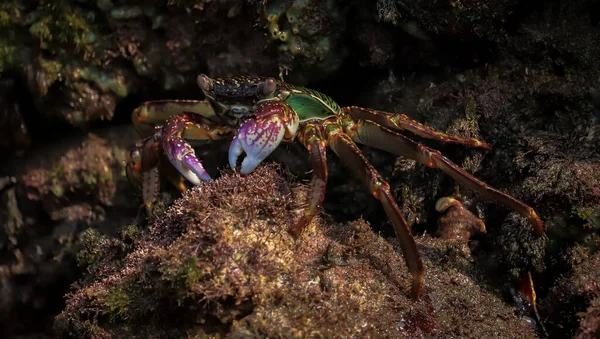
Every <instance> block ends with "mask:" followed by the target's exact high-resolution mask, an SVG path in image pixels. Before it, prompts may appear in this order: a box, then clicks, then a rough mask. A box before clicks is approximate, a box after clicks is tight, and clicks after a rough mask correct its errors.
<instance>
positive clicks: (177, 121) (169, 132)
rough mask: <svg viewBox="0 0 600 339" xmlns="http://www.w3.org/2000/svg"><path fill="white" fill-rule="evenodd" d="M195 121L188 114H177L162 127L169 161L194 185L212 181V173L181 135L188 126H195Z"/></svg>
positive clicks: (163, 140) (164, 145) (164, 147)
mask: <svg viewBox="0 0 600 339" xmlns="http://www.w3.org/2000/svg"><path fill="white" fill-rule="evenodd" d="M193 126H194V124H193V122H192V121H191V120H190V119H189V117H187V116H186V115H175V116H172V117H171V118H169V120H167V123H166V124H165V125H164V126H163V127H162V128H163V131H162V135H163V139H162V142H163V145H162V147H163V150H164V152H165V154H166V155H167V158H169V161H170V162H171V164H173V166H175V168H177V170H178V171H179V173H181V174H182V175H183V176H184V177H185V178H186V179H187V180H189V181H190V182H191V183H192V184H194V185H200V183H201V182H202V181H210V179H211V178H210V175H209V174H208V172H206V170H205V169H204V167H203V166H202V163H201V162H200V160H198V158H197V157H196V154H195V152H194V149H193V148H192V146H191V145H190V144H189V143H188V142H187V141H186V140H185V139H184V138H182V137H181V134H182V133H183V132H184V131H185V129H186V127H193Z"/></svg>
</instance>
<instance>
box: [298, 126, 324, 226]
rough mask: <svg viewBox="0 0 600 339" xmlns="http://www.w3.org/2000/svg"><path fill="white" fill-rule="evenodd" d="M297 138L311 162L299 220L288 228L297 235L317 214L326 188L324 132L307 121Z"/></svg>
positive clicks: (321, 128)
mask: <svg viewBox="0 0 600 339" xmlns="http://www.w3.org/2000/svg"><path fill="white" fill-rule="evenodd" d="M298 140H299V141H300V142H301V143H302V144H303V145H304V147H306V149H307V150H308V153H309V154H310V160H311V163H312V169H313V172H312V178H311V180H310V184H309V191H308V194H307V196H306V206H305V208H304V213H303V215H302V217H300V220H298V222H297V223H296V224H295V225H294V226H292V227H291V228H290V230H289V231H290V233H291V234H292V235H293V236H295V237H297V236H299V235H300V234H301V233H302V231H304V229H305V228H306V226H308V224H310V222H311V221H312V220H313V219H314V217H315V216H316V215H317V214H319V211H320V210H321V205H322V204H323V200H324V199H325V191H326V189H327V145H326V143H325V132H324V131H323V127H321V125H319V124H312V123H308V124H306V125H305V126H304V127H303V128H302V131H301V132H300V133H299V135H298Z"/></svg>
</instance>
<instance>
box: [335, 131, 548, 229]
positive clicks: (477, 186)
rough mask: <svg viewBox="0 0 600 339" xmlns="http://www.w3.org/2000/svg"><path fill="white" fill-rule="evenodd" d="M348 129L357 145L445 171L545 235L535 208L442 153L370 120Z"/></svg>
mask: <svg viewBox="0 0 600 339" xmlns="http://www.w3.org/2000/svg"><path fill="white" fill-rule="evenodd" d="M346 129H347V130H346V132H347V133H348V134H349V135H350V136H351V137H352V139H353V140H355V141H356V142H359V143H361V144H365V145H369V146H373V147H376V148H379V149H381V150H384V151H387V152H390V153H392V154H396V155H400V156H404V157H407V158H410V159H414V160H416V161H418V162H420V163H421V164H423V165H426V166H428V167H432V168H439V169H441V170H442V171H444V173H446V174H448V175H449V176H451V177H452V178H453V179H454V180H456V181H457V182H459V183H461V184H462V185H464V186H466V187H468V188H471V189H473V190H475V191H477V192H478V193H480V194H482V195H484V196H486V197H488V198H490V199H493V200H496V201H497V202H499V203H501V204H503V205H505V206H506V207H508V208H511V209H513V210H515V211H517V212H518V213H519V214H521V215H522V216H524V217H526V218H527V219H529V222H530V223H531V224H532V225H533V227H534V229H535V232H536V233H537V234H542V233H543V231H544V228H543V225H542V221H541V219H540V218H539V217H538V216H537V214H536V213H535V211H534V210H533V208H531V207H530V206H528V205H526V204H525V203H523V202H521V201H519V200H517V199H515V198H513V197H511V196H510V195H508V194H506V193H503V192H501V191H499V190H497V189H495V188H493V187H490V186H489V185H487V184H486V183H484V182H483V181H481V180H479V179H477V178H475V177H474V176H472V175H471V174H469V173H468V172H467V171H465V170H464V169H462V168H461V167H460V166H458V165H456V164H455V163H453V162H452V161H450V160H449V159H448V158H446V157H445V156H443V155H442V154H441V153H440V152H439V151H436V150H433V149H431V148H428V147H425V146H422V145H419V144H418V143H416V142H414V141H412V140H410V139H409V138H407V137H405V136H403V135H402V134H399V133H396V132H394V131H392V130H389V129H387V128H385V127H383V126H381V125H378V124H377V123H374V122H370V121H363V120H361V121H359V122H357V123H356V124H354V125H353V126H350V125H348V126H347V128H346Z"/></svg>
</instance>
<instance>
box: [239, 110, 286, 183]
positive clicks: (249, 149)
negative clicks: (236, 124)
mask: <svg viewBox="0 0 600 339" xmlns="http://www.w3.org/2000/svg"><path fill="white" fill-rule="evenodd" d="M255 113H256V115H257V117H256V118H255V119H250V120H247V121H246V122H244V124H242V126H241V127H240V128H239V129H238V131H237V133H236V135H235V137H234V138H233V141H232V142H231V146H230V147H229V166H231V168H232V169H235V168H236V164H237V159H238V158H239V156H240V155H242V153H244V152H245V153H246V157H245V158H244V160H243V161H242V167H241V169H240V172H241V173H242V174H248V173H250V172H252V171H253V170H254V169H255V168H256V167H257V166H258V165H259V164H260V163H261V162H262V161H263V160H265V158H267V157H268V156H269V155H270V154H271V153H272V152H273V151H274V150H275V149H276V148H277V146H279V144H280V143H281V141H282V140H284V138H286V139H290V138H292V137H293V136H294V135H295V134H296V130H297V129H298V116H297V115H296V113H295V112H294V111H292V109H291V108H290V107H289V106H288V104H286V103H285V102H283V101H278V100H274V101H267V102H265V103H263V104H262V105H261V106H260V107H259V108H258V110H257V111H256V112H255Z"/></svg>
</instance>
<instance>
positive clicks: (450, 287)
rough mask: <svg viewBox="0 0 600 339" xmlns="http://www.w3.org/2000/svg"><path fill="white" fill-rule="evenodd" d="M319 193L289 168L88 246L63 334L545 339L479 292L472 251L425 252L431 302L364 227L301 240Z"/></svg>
mask: <svg viewBox="0 0 600 339" xmlns="http://www.w3.org/2000/svg"><path fill="white" fill-rule="evenodd" d="M305 190H306V186H304V185H299V184H297V183H295V182H293V181H292V180H291V175H290V174H289V173H288V172H287V171H284V170H283V169H282V167H281V166H279V165H274V164H270V165H263V166H260V167H259V168H257V170H256V171H255V172H253V173H251V174H249V175H248V176H240V175H239V174H236V173H234V174H224V175H223V176H222V177H220V178H219V179H216V180H213V181H212V182H210V183H208V184H204V185H201V186H198V187H194V188H193V189H191V190H188V191H186V192H184V193H183V196H182V198H180V199H178V200H176V201H175V202H174V203H173V205H172V206H171V207H170V208H168V209H167V211H166V212H164V215H162V216H160V217H159V218H157V219H156V221H155V222H153V223H152V224H150V225H149V228H148V229H147V230H139V229H138V228H135V227H133V226H127V227H126V228H125V229H124V231H123V232H121V236H120V237H117V238H113V239H112V240H108V238H106V237H104V236H101V235H99V234H98V233H97V232H95V231H89V232H86V233H85V235H84V239H87V240H84V241H83V244H84V249H83V250H82V251H83V252H82V253H84V254H80V256H79V258H81V260H80V264H82V265H83V268H85V269H86V270H87V272H88V274H87V275H86V276H85V277H84V278H83V279H82V280H81V281H80V282H79V283H78V284H77V288H76V289H74V290H73V291H72V292H71V293H69V294H68V295H67V296H66V308H65V309H64V310H63V312H62V313H61V314H59V315H58V316H57V317H56V319H55V324H54V329H55V331H56V333H57V334H58V335H59V336H61V337H65V338H68V337H72V338H74V337H77V338H91V337H94V338H97V337H100V338H112V337H130V338H142V337H147V336H152V337H156V336H158V337H181V336H188V337H189V336H191V337H206V336H209V337H215V338H221V337H228V338H237V337H249V336H251V337H315V336H316V337H331V338H342V337H357V336H359V337H394V338H414V337H415V336H428V337H431V336H469V337H488V336H493V335H494V336H502V337H514V336H517V334H518V336H519V337H529V338H533V337H535V331H534V329H533V328H532V327H531V326H530V325H529V324H528V322H527V321H525V320H523V319H521V318H519V317H517V316H515V314H514V313H513V311H512V309H511V307H510V306H508V305H505V304H504V303H503V302H502V301H501V300H500V299H499V298H498V297H497V296H495V294H494V293H491V291H490V290H489V289H488V287H487V286H486V284H485V283H483V282H482V281H481V280H480V279H479V277H478V276H477V273H476V270H475V267H474V265H473V263H472V259H470V258H469V257H470V255H469V254H468V253H466V252H463V251H462V250H461V248H462V246H464V244H463V241H462V240H459V241H454V240H441V239H434V238H431V237H429V236H426V237H421V238H418V243H419V249H420V250H421V254H422V255H423V258H424V263H425V268H426V275H425V289H424V293H423V296H422V298H421V300H420V301H418V302H414V301H412V300H410V299H409V297H408V293H409V292H408V286H409V283H410V275H409V274H408V272H407V270H406V267H405V265H404V261H403V258H402V256H401V254H399V253H400V251H399V245H398V243H397V242H396V241H395V240H386V239H384V238H382V237H381V236H379V235H377V234H376V233H374V232H373V231H372V230H371V228H370V226H369V225H368V224H367V223H365V222H364V221H362V220H357V221H354V222H349V223H345V224H338V223H332V222H327V221H325V220H322V219H320V218H317V219H316V220H315V221H314V222H312V223H311V224H310V225H309V227H308V228H307V229H306V231H305V233H303V234H302V235H301V236H300V237H299V238H298V239H297V240H295V239H294V238H292V237H291V236H290V235H289V234H288V233H287V229H288V227H289V226H290V225H291V223H292V222H293V220H295V219H296V217H297V216H298V214H297V210H298V208H299V207H300V203H299V201H303V200H302V199H303V198H304V197H305V194H306V191H305ZM124 235H129V236H126V239H128V240H127V244H126V243H125V240H124V238H123V236H124ZM128 246H129V250H127V248H128ZM453 249H454V250H453ZM167 324H169V325H167Z"/></svg>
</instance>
